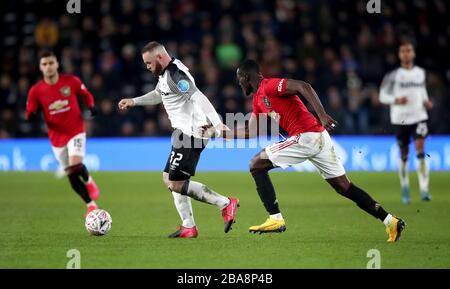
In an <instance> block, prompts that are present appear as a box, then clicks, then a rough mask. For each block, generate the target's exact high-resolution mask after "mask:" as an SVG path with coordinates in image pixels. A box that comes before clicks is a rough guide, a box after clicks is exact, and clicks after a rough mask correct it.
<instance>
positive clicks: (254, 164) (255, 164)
mask: <svg viewBox="0 0 450 289" xmlns="http://www.w3.org/2000/svg"><path fill="white" fill-rule="evenodd" d="M249 170H250V173H251V174H252V175H256V174H258V173H262V172H267V169H265V168H264V166H262V165H261V163H260V158H258V157H254V158H253V159H251V161H250V164H249Z"/></svg>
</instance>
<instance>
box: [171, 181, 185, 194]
mask: <svg viewBox="0 0 450 289" xmlns="http://www.w3.org/2000/svg"><path fill="white" fill-rule="evenodd" d="M183 185H184V182H172V181H169V182H168V184H167V187H168V188H169V190H171V191H172V192H176V193H179V194H182V191H183Z"/></svg>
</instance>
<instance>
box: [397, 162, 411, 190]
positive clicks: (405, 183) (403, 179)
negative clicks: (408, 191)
mask: <svg viewBox="0 0 450 289" xmlns="http://www.w3.org/2000/svg"><path fill="white" fill-rule="evenodd" d="M399 177H400V186H401V187H402V188H409V175H408V161H403V160H400V162H399Z"/></svg>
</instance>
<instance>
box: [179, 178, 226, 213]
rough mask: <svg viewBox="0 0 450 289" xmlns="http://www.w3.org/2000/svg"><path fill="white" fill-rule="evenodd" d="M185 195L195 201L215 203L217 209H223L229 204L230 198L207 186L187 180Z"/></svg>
mask: <svg viewBox="0 0 450 289" xmlns="http://www.w3.org/2000/svg"><path fill="white" fill-rule="evenodd" d="M187 195H188V196H189V197H191V198H193V199H195V200H197V201H200V202H204V203H208V204H211V205H216V206H217V207H219V209H223V208H225V207H226V206H228V205H229V204H230V200H229V199H228V198H227V197H224V196H222V195H220V194H218V193H216V192H214V191H213V190H211V189H209V188H208V187H207V186H205V185H203V184H201V183H198V182H194V181H189V186H188V188H187Z"/></svg>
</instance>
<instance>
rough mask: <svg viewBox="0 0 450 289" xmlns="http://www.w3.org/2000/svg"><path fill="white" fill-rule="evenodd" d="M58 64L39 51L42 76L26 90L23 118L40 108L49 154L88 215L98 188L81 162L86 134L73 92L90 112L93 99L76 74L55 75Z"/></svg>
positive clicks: (93, 108) (92, 109)
mask: <svg viewBox="0 0 450 289" xmlns="http://www.w3.org/2000/svg"><path fill="white" fill-rule="evenodd" d="M58 67H59V63H58V60H57V59H56V56H55V54H54V53H53V52H51V51H43V52H41V53H40V55H39V69H40V70H41V72H42V76H43V79H42V80H40V81H39V82H37V83H36V84H35V85H33V86H32V87H31V89H30V91H29V93H28V99H27V108H26V117H27V119H28V120H30V119H33V118H36V115H37V112H38V110H42V111H43V115H44V119H45V122H46V124H47V128H48V137H49V138H50V142H51V145H52V149H53V153H54V155H55V157H56V159H57V160H58V162H59V165H60V166H61V167H62V168H64V170H65V172H66V175H67V176H68V178H69V181H70V184H71V186H72V188H73V189H74V190H75V191H76V192H77V193H78V194H79V195H80V196H81V198H82V199H83V200H84V201H85V202H86V204H87V208H88V209H87V213H86V214H88V213H89V212H91V211H93V210H95V209H97V208H98V207H97V204H96V203H95V200H97V199H98V197H99V190H98V188H97V185H96V184H95V182H94V180H93V179H92V177H91V176H90V175H89V172H88V170H87V169H86V166H85V165H84V164H83V157H84V154H85V150H86V133H85V130H84V123H83V118H82V116H81V111H80V107H79V104H78V100H77V95H79V96H81V97H82V99H83V101H84V103H85V104H86V105H87V106H88V107H89V109H90V111H91V114H92V115H94V114H95V107H94V98H93V97H92V94H91V93H90V92H89V91H88V90H87V89H86V87H85V86H84V84H83V83H82V82H81V81H80V79H79V78H78V77H76V76H73V75H69V74H59V73H58Z"/></svg>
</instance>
